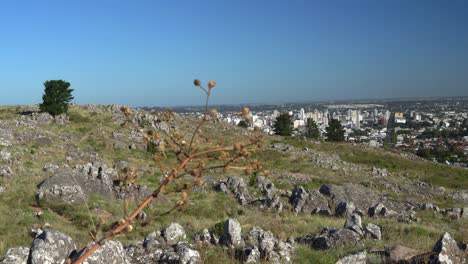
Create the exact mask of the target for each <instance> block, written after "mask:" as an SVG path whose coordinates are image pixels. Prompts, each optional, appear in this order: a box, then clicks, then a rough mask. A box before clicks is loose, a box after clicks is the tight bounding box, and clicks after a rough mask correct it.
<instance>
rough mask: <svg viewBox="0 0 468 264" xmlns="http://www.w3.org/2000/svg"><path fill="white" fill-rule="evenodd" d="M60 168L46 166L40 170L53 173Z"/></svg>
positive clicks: (52, 165) (50, 165)
mask: <svg viewBox="0 0 468 264" xmlns="http://www.w3.org/2000/svg"><path fill="white" fill-rule="evenodd" d="M59 168H60V167H59V166H58V165H55V164H46V165H45V166H44V167H42V170H43V171H45V172H55V171H57V170H58V169H59Z"/></svg>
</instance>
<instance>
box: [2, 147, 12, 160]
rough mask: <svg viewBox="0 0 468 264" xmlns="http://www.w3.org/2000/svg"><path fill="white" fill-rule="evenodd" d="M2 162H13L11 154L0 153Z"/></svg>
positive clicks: (4, 151) (6, 152)
mask: <svg viewBox="0 0 468 264" xmlns="http://www.w3.org/2000/svg"><path fill="white" fill-rule="evenodd" d="M0 160H2V161H6V162H9V161H11V153H10V152H8V151H6V150H1V151H0Z"/></svg>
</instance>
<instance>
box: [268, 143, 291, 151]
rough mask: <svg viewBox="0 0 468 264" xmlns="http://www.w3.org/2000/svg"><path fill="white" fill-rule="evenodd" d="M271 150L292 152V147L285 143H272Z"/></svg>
mask: <svg viewBox="0 0 468 264" xmlns="http://www.w3.org/2000/svg"><path fill="white" fill-rule="evenodd" d="M270 147H271V148H272V149H277V150H280V151H288V150H294V147H293V146H291V145H288V144H285V143H273V144H271V145H270Z"/></svg>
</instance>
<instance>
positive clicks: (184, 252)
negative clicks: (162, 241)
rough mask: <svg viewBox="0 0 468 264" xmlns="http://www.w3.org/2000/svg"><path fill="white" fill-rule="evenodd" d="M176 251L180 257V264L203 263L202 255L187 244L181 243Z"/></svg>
mask: <svg viewBox="0 0 468 264" xmlns="http://www.w3.org/2000/svg"><path fill="white" fill-rule="evenodd" d="M175 251H176V253H177V255H178V256H179V263H180V264H197V263H201V259H200V253H198V251H197V250H195V249H194V247H193V246H192V245H190V244H189V243H187V242H179V243H177V245H176V248H175Z"/></svg>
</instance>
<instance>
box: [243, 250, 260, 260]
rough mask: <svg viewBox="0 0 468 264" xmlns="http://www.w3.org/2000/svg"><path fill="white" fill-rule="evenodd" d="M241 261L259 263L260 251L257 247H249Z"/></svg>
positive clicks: (244, 251)
mask: <svg viewBox="0 0 468 264" xmlns="http://www.w3.org/2000/svg"><path fill="white" fill-rule="evenodd" d="M240 259H241V260H242V262H243V263H259V261H260V251H259V250H258V248H257V247H247V248H244V249H243V250H242V256H240Z"/></svg>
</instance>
